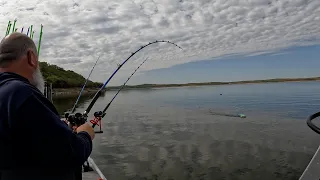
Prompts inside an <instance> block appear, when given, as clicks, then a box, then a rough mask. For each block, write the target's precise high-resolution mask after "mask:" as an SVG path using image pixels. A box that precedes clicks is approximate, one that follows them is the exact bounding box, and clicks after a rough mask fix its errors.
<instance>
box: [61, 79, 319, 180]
mask: <svg viewBox="0 0 320 180" xmlns="http://www.w3.org/2000/svg"><path fill="white" fill-rule="evenodd" d="M286 86H287V87H288V88H287V89H284V87H286ZM303 86H304V87H305V88H302V87H301V85H300V84H296V83H293V84H289V85H283V84H269V85H268V86H267V87H268V88H266V85H245V86H243V85H241V86H220V87H199V88H198V87H197V88H170V89H159V90H149V91H138V90H137V91H136V90H135V91H126V92H125V93H121V94H120V95H119V96H118V98H117V99H116V100H115V102H114V104H112V106H111V107H110V109H109V110H108V111H107V115H106V117H105V119H104V124H103V127H102V128H103V131H104V134H99V135H97V136H96V139H95V140H94V150H93V152H92V157H93V158H94V160H95V161H96V163H97V164H98V166H99V167H100V168H101V170H102V172H103V173H104V174H105V175H106V177H107V178H108V179H117V180H118V179H119V180H122V179H165V180H167V179H226V180H227V179H239V180H240V179H266V180H270V179H298V178H299V176H300V175H301V173H302V172H303V170H304V168H305V167H306V165H307V164H308V162H309V161H310V159H311V157H312V155H313V153H314V152H315V150H316V148H317V147H318V145H319V142H320V141H319V136H318V135H317V134H315V133H314V132H313V131H311V130H310V129H309V128H308V127H307V125H306V123H305V118H300V116H301V113H304V114H306V112H303V109H304V108H305V106H303V104H304V103H305V102H308V103H309V105H308V107H310V109H308V111H313V112H314V111H316V110H317V109H316V108H317V107H319V106H318V105H319V101H318V99H319V97H320V96H318V94H317V93H318V92H319V91H317V89H320V85H319V84H316V83H311V84H308V83H306V84H303ZM274 89H279V91H278V92H275V90H274ZM310 89H313V90H314V92H313V91H312V90H310ZM289 90H290V91H289ZM220 92H223V96H220ZM114 93H115V92H107V93H106V96H105V97H104V98H101V99H100V100H98V101H97V104H96V106H95V107H94V108H93V110H92V112H94V111H96V110H101V109H102V108H103V107H104V106H105V105H106V104H107V103H108V102H109V100H110V99H111V98H112V96H113V95H114ZM244 97H246V98H244ZM246 100H247V101H246ZM73 102H74V101H73ZM73 102H72V103H71V104H72V105H73ZM61 103H62V102H61ZM292 103H295V104H297V105H296V106H291V105H290V104H292ZM62 104H63V103H62ZM87 104H88V102H84V104H82V105H81V106H80V107H79V111H81V112H82V111H83V109H84V107H86V106H87ZM254 105H256V106H254ZM68 108H69V107H68ZM61 109H62V108H61ZM212 109H214V110H215V112H217V111H219V112H222V111H223V112H222V113H225V112H230V113H244V114H246V115H247V118H245V119H241V118H235V117H224V116H213V115H211V113H210V111H211V110H212ZM287 112H292V113H291V114H290V115H286V114H288V113H287ZM296 112H301V113H300V114H297V113H296ZM91 114H92V113H91Z"/></svg>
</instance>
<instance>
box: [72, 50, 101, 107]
mask: <svg viewBox="0 0 320 180" xmlns="http://www.w3.org/2000/svg"><path fill="white" fill-rule="evenodd" d="M101 55H102V53H101V54H100V55H99V57H98V58H97V60H96V62H95V63H94V65H93V67H92V69H91V71H90V73H89V75H88V77H87V79H86V81H85V83H84V85H83V86H82V89H81V91H80V93H79V96H78V98H77V100H76V102H75V103H74V105H73V108H72V110H71V113H73V112H74V110H75V109H76V106H77V104H78V102H79V99H80V97H81V95H82V92H83V90H84V88H85V87H86V85H87V83H88V80H89V78H90V76H91V74H92V71H93V69H94V68H95V67H96V65H97V62H98V61H99V59H100V57H101Z"/></svg>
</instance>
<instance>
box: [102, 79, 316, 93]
mask: <svg viewBox="0 0 320 180" xmlns="http://www.w3.org/2000/svg"><path fill="white" fill-rule="evenodd" d="M304 81H320V77H310V78H277V79H264V80H250V81H233V82H201V83H185V84H141V85H133V86H125V89H148V88H166V87H187V86H214V85H234V84H260V83H281V82H304ZM120 87H121V86H111V87H107V88H106V90H117V89H119V88H120Z"/></svg>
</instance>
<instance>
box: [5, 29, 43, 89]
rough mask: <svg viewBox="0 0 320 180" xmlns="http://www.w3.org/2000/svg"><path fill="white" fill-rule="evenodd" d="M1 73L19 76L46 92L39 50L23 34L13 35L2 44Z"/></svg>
mask: <svg viewBox="0 0 320 180" xmlns="http://www.w3.org/2000/svg"><path fill="white" fill-rule="evenodd" d="M0 72H12V73H16V74H19V75H21V76H23V77H25V78H26V79H28V80H29V82H30V83H31V84H32V85H34V86H35V87H37V88H38V89H39V90H40V91H41V92H43V91H44V79H43V77H42V74H41V72H40V67H39V61H38V55H37V48H36V45H35V44H34V42H33V40H32V39H31V38H29V37H28V36H27V35H25V34H22V33H17V32H16V33H12V34H10V35H9V36H7V37H5V38H4V39H2V41H1V43H0Z"/></svg>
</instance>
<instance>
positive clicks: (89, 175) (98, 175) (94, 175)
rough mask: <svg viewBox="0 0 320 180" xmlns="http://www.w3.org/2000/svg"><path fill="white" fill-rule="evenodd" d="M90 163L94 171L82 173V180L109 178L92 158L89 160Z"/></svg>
mask: <svg viewBox="0 0 320 180" xmlns="http://www.w3.org/2000/svg"><path fill="white" fill-rule="evenodd" d="M88 162H89V165H90V167H92V169H93V171H89V172H84V171H83V172H82V180H107V178H106V177H105V176H104V175H103V173H102V172H101V171H100V169H99V167H98V166H97V165H96V163H95V162H94V161H93V159H92V158H91V157H89V158H88Z"/></svg>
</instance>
